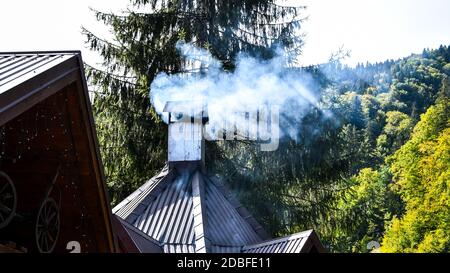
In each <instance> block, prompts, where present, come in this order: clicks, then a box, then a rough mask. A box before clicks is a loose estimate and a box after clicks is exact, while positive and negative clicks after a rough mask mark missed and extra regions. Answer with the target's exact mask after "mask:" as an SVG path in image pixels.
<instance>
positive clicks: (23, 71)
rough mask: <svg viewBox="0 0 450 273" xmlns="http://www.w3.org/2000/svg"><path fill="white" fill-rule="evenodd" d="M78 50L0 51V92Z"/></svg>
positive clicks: (74, 53)
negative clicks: (44, 51)
mask: <svg viewBox="0 0 450 273" xmlns="http://www.w3.org/2000/svg"><path fill="white" fill-rule="evenodd" d="M76 54H79V52H52V53H50V52H49V53H42V52H36V53H32V52H30V53H0V94H1V93H3V92H5V91H7V90H9V89H11V88H12V87H13V86H16V85H18V84H20V83H22V82H24V81H26V80H29V79H30V78H32V77H35V76H36V75H38V74H40V73H42V72H44V71H46V70H48V69H49V68H51V67H54V66H55V65H57V64H60V63H62V62H64V61H65V60H67V59H69V58H70V57H73V56H74V55H76Z"/></svg>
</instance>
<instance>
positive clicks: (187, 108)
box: [163, 100, 207, 114]
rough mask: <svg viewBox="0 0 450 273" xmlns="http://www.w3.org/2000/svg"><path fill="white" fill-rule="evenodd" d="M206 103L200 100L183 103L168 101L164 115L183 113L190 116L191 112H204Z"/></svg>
mask: <svg viewBox="0 0 450 273" xmlns="http://www.w3.org/2000/svg"><path fill="white" fill-rule="evenodd" d="M206 108H207V107H206V103H204V102H203V101H201V100H185V101H168V102H166V105H165V106H164V110H163V111H164V112H166V113H184V114H192V113H193V112H194V113H195V112H197V111H198V112H199V113H200V112H205V111H206Z"/></svg>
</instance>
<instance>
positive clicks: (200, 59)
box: [150, 43, 318, 137]
mask: <svg viewBox="0 0 450 273" xmlns="http://www.w3.org/2000/svg"><path fill="white" fill-rule="evenodd" d="M177 46H178V49H179V51H180V53H181V55H182V56H184V57H185V58H186V59H187V60H188V61H191V63H192V65H193V66H197V67H199V65H200V66H201V67H202V68H203V69H204V73H185V74H176V75H168V74H166V73H160V74H158V75H157V77H156V78H155V80H154V81H153V83H152V85H151V87H150V90H151V91H150V95H151V103H152V105H153V106H154V107H155V109H156V111H157V112H158V113H159V114H160V115H161V116H162V117H163V119H164V120H165V121H166V122H167V116H166V114H167V113H164V112H163V110H164V106H165V105H166V102H168V101H185V102H190V101H197V102H202V103H204V104H206V105H207V109H208V116H209V121H210V123H211V124H214V126H215V127H216V129H218V130H221V129H225V128H220V127H221V126H225V122H224V121H228V120H235V126H236V127H237V129H238V130H239V129H243V128H239V127H247V126H248V124H244V123H240V122H239V120H241V119H240V118H241V117H242V115H241V114H242V112H251V111H255V110H257V109H260V107H261V106H269V107H270V106H273V105H275V106H277V107H278V109H279V110H280V113H279V115H280V119H281V120H282V121H285V122H284V123H283V122H282V123H283V124H284V128H281V131H280V132H281V135H280V137H282V136H288V137H295V136H296V134H297V133H298V132H296V130H297V128H298V122H299V121H300V120H301V118H302V117H303V116H304V115H305V114H306V112H307V110H308V109H310V106H311V105H316V104H317V102H318V98H317V96H316V95H315V94H314V92H312V91H310V90H309V89H308V88H307V86H308V85H307V82H308V81H309V82H311V79H310V78H308V77H305V75H304V74H303V75H301V74H300V73H298V72H297V73H294V72H293V71H292V69H288V68H286V65H285V64H286V62H285V58H284V55H285V54H283V52H282V51H281V50H279V52H278V54H277V55H276V57H275V58H273V59H271V60H260V59H257V58H253V57H249V56H246V55H245V54H240V55H239V56H238V58H237V62H236V69H235V70H234V71H233V72H227V71H224V70H223V69H222V68H221V65H220V62H219V61H218V60H216V59H214V58H213V57H212V56H211V55H210V53H209V52H208V51H206V50H204V49H200V48H196V47H195V46H193V45H191V44H186V43H179V44H178V45H177Z"/></svg>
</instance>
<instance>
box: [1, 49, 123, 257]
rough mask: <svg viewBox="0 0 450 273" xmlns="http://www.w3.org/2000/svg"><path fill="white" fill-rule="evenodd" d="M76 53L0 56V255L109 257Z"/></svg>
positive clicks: (104, 198) (110, 242) (110, 239)
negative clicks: (94, 254) (100, 254)
mask: <svg viewBox="0 0 450 273" xmlns="http://www.w3.org/2000/svg"><path fill="white" fill-rule="evenodd" d="M102 168H103V167H102V162H101V159H100V155H99V148H98V143H97V138H96V132H95V126H94V121H93V116H92V110H91V104H90V100H89V95H88V89H87V84H86V80H85V76H84V68H83V61H82V59H81V54H80V52H78V51H72V52H20V53H0V252H115V251H116V243H115V241H116V240H115V237H114V233H113V228H112V220H111V208H110V206H109V201H108V195H107V191H106V186H105V178H104V175H103V169H102Z"/></svg>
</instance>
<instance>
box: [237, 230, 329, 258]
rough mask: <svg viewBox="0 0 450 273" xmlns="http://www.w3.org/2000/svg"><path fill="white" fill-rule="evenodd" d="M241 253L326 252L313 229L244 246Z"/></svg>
mask: <svg viewBox="0 0 450 273" xmlns="http://www.w3.org/2000/svg"><path fill="white" fill-rule="evenodd" d="M242 252H243V253H310V252H319V253H323V252H326V250H325V248H324V247H323V246H322V244H321V243H320V240H319V237H318V236H317V234H316V233H315V232H314V230H308V231H303V232H299V233H295V234H292V235H289V236H286V237H283V238H277V239H274V240H270V241H266V242H262V243H258V244H255V245H250V246H245V247H244V248H243V249H242Z"/></svg>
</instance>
